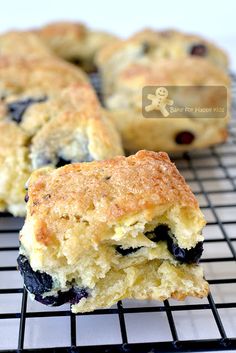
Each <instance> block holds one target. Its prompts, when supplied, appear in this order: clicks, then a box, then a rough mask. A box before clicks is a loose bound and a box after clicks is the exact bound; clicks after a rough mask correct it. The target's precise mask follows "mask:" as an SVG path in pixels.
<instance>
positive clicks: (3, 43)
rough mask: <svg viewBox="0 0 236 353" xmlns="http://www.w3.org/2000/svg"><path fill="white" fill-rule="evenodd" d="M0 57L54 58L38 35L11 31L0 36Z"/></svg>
mask: <svg viewBox="0 0 236 353" xmlns="http://www.w3.org/2000/svg"><path fill="white" fill-rule="evenodd" d="M0 56H11V57H22V58H24V59H25V58H27V59H33V58H35V59H39V58H45V57H50V56H51V57H52V56H54V54H53V52H52V51H51V50H50V48H48V46H47V45H46V44H45V43H43V41H42V40H41V39H40V38H39V36H38V35H37V34H34V33H33V32H30V31H10V32H6V33H2V34H0Z"/></svg>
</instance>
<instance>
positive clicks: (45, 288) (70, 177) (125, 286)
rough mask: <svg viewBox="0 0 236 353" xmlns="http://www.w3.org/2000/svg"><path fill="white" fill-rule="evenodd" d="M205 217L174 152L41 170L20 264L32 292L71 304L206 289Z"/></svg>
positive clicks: (79, 307)
mask: <svg viewBox="0 0 236 353" xmlns="http://www.w3.org/2000/svg"><path fill="white" fill-rule="evenodd" d="M204 225H205V220H204V217H203V215H202V213H201V211H200V209H199V206H198V203H197V201H196V199H195V197H194V195H193V194H192V192H191V190H190V188H189V187H188V186H187V185H186V183H185V181H184V179H183V178H182V176H181V175H180V174H179V172H178V171H177V169H176V167H175V165H174V164H173V163H171V161H170V160H169V158H168V156H167V154H165V153H155V152H147V151H140V152H138V153H137V154H136V155H134V156H130V157H116V158H113V159H110V160H106V161H98V162H91V163H79V164H70V165H66V166H64V167H62V168H58V169H50V168H43V169H39V170H38V171H35V172H34V173H33V174H32V175H31V177H30V180H29V185H28V194H27V217H26V221H25V225H24V227H23V229H22V230H21V233H20V255H19V257H18V266H19V269H20V271H21V274H22V276H23V278H24V283H25V286H26V288H27V289H28V291H29V292H30V293H31V296H32V298H34V299H35V300H37V301H39V302H41V303H43V304H46V305H53V306H54V305H61V304H63V303H66V302H70V303H71V304H72V310H73V312H85V311H93V310H95V309H97V308H106V307H110V306H111V305H112V304H114V303H116V302H117V301H118V300H121V299H123V298H136V299H157V300H164V299H166V298H170V297H173V298H176V299H181V300H183V299H184V298H185V297H186V296H188V295H191V296H196V297H200V298H201V297H203V296H206V295H207V293H208V284H207V282H206V281H205V280H204V279H203V272H202V269H201V268H200V267H199V266H198V265H197V263H198V261H199V258H200V256H201V254H202V241H203V236H202V234H201V231H202V228H203V226H204Z"/></svg>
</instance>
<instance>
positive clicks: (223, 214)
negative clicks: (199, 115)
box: [0, 74, 236, 353]
mask: <svg viewBox="0 0 236 353" xmlns="http://www.w3.org/2000/svg"><path fill="white" fill-rule="evenodd" d="M91 79H92V82H93V84H94V86H95V88H96V89H97V91H98V93H99V77H98V76H97V75H96V74H94V75H92V77H91ZM232 82H233V96H234V97H236V77H234V76H232ZM235 102H236V99H235V100H234V103H233V115H234V118H236V105H235ZM175 163H176V164H177V167H178V168H179V170H180V171H181V173H182V174H183V175H184V176H185V178H186V180H187V182H188V183H189V184H190V186H191V187H192V190H193V191H194V193H195V195H196V196H197V198H198V200H199V203H200V206H201V208H202V210H203V212H204V214H205V216H206V219H207V221H208V224H207V226H206V228H205V231H204V235H205V238H206V240H205V251H204V256H203V258H202V260H201V264H202V266H203V267H204V270H205V275H206V278H207V280H208V281H209V283H210V287H211V293H210V294H209V296H208V297H207V298H206V299H203V300H198V299H194V298H192V299H191V298H188V299H187V300H185V301H184V302H177V301H174V300H166V301H165V302H164V303H162V302H155V301H151V302H148V301H142V302H139V301H134V300H124V301H122V302H121V301H120V302H118V304H117V305H115V306H113V307H112V308H110V309H106V310H97V311H95V312H93V313H86V314H78V315H74V314H72V313H71V312H70V310H69V309H70V308H69V306H68V305H63V306H62V307H59V308H49V307H45V306H43V305H41V304H39V303H36V302H31V300H30V299H29V298H28V294H27V292H26V291H25V289H24V288H23V284H22V279H21V277H20V275H19V273H18V272H17V270H16V257H17V251H18V240H17V239H18V231H19V229H20V227H21V226H22V223H23V220H22V219H20V218H13V217H11V216H10V215H9V214H1V215H0V352H22V353H23V352H25V353H26V352H39V351H40V352H48V353H49V352H55V353H56V352H70V353H76V352H79V353H83V352H87V353H88V352H89V353H93V352H94V353H109V352H126V353H128V352H130V353H132V352H137V353H138V352H140V353H141V352H142V353H147V352H151V353H155V352H187V351H191V352H193V351H213V350H214V351H216V350H222V351H223V350H236V119H233V120H232V121H231V123H230V136H229V139H228V141H227V143H226V144H224V145H220V146H216V147H212V148H209V149H206V150H202V151H199V152H191V153H186V154H183V155H182V156H177V157H175Z"/></svg>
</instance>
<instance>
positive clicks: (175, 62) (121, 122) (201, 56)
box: [97, 30, 230, 153]
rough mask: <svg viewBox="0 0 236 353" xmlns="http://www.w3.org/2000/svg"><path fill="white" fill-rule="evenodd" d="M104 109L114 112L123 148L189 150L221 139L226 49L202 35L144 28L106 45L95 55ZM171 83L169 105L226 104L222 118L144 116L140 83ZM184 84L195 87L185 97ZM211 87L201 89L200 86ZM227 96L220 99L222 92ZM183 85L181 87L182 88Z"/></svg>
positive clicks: (225, 100) (226, 101)
mask: <svg viewBox="0 0 236 353" xmlns="http://www.w3.org/2000/svg"><path fill="white" fill-rule="evenodd" d="M97 65H98V67H99V70H100V73H101V76H102V87H103V94H104V102H105V105H106V107H107V108H108V109H109V110H110V111H111V112H112V113H113V120H114V121H115V123H116V125H117V127H118V129H119V131H120V132H121V135H122V140H123V144H124V148H125V150H126V151H127V152H128V153H132V152H134V151H137V150H139V149H142V148H146V149H151V150H155V151H167V152H176V151H187V150H191V149H196V148H204V147H208V146H211V145H213V144H216V143H221V142H224V141H225V140H226V138H227V122H228V119H229V111H230V79H229V76H228V74H227V56H226V55H225V53H224V52H223V51H222V50H221V49H219V48H217V47H216V46H215V45H213V44H212V43H210V42H207V41H205V40H204V39H203V38H200V37H197V36H192V35H185V34H182V33H179V32H176V31H161V32H155V31H152V30H144V31H142V32H139V33H137V34H136V35H134V36H133V37H131V38H130V39H127V40H124V41H119V42H116V43H114V44H110V45H107V46H106V47H105V48H103V49H102V50H101V51H100V52H99V54H98V56H97ZM145 86H157V87H162V86H164V87H166V88H167V89H168V87H170V86H171V88H173V86H175V87H176V89H175V90H174V91H173V89H172V90H171V92H172V95H171V97H170V98H171V100H172V102H173V103H184V105H185V106H187V107H188V106H189V103H190V105H191V103H193V99H194V103H195V106H196V107H199V106H201V105H203V103H204V107H208V108H209V107H213V109H214V108H215V107H218V105H217V104H219V106H225V107H226V112H225V115H224V117H223V118H222V117H221V118H219V117H218V116H217V115H216V116H215V117H214V115H213V116H211V117H209V118H208V117H206V116H205V117H201V118H199V117H198V118H197V117H195V116H194V115H193V114H192V112H189V113H188V114H184V116H183V117H181V116H179V117H178V118H175V117H173V118H171V117H167V118H164V117H161V118H146V117H145V116H144V114H143V111H142V108H143V107H142V99H143V91H142V90H143V87H145ZM183 86H191V87H195V91H193V92H192V94H191V95H189V96H188V94H186V92H187V89H186V90H184V89H183V88H181V87H183ZM206 86H209V89H208V90H205V91H204V96H203V93H201V90H200V88H199V87H206ZM216 86H220V87H225V88H226V89H227V91H228V92H227V94H226V95H225V96H224V97H223V98H222V90H216V89H215V88H214V87H216ZM181 89H182V91H181Z"/></svg>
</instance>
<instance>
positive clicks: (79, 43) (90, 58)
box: [37, 22, 116, 71]
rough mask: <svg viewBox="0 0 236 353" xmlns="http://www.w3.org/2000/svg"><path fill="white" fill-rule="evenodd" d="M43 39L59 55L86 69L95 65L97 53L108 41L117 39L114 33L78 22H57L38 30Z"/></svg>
mask: <svg viewBox="0 0 236 353" xmlns="http://www.w3.org/2000/svg"><path fill="white" fill-rule="evenodd" d="M37 34H38V35H39V37H40V38H41V40H42V41H43V42H44V43H45V44H46V45H47V46H48V47H49V48H50V49H51V50H52V51H53V52H54V53H55V54H56V55H58V56H59V57H61V58H63V59H65V60H69V61H72V62H75V63H77V64H79V65H80V66H82V67H83V69H85V70H86V71H91V70H93V69H94V68H95V67H94V66H95V65H94V57H95V55H96V53H97V52H98V51H99V50H100V49H101V48H102V47H103V46H104V45H106V44H107V43H110V42H112V41H114V40H116V37H115V36H114V35H111V34H108V33H105V32H100V31H92V30H90V29H89V28H87V27H86V26H85V25H84V24H81V23H76V22H74V23H73V22H55V23H51V24H49V25H46V26H44V27H43V28H41V29H39V30H38V31H37Z"/></svg>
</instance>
